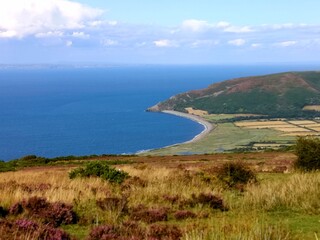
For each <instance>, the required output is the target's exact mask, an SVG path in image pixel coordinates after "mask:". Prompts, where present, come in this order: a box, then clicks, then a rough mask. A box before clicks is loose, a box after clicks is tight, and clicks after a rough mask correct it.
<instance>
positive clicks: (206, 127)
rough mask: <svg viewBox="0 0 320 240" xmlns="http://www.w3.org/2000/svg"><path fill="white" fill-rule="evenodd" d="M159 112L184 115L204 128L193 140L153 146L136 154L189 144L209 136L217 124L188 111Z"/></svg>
mask: <svg viewBox="0 0 320 240" xmlns="http://www.w3.org/2000/svg"><path fill="white" fill-rule="evenodd" d="M158 113H164V114H171V115H174V116H177V117H183V118H187V119H189V120H191V121H194V122H197V123H198V124H200V125H202V126H203V127H204V129H203V130H202V132H200V133H199V134H197V135H196V136H194V137H193V138H192V139H191V140H188V141H185V142H180V143H174V144H171V145H168V146H164V147H160V148H153V149H148V150H140V151H138V152H136V153H135V154H137V155H140V154H145V153H148V152H152V151H156V150H159V149H164V148H169V147H174V146H177V145H183V144H188V143H194V142H197V141H199V140H201V139H202V138H204V137H205V136H207V135H208V134H209V133H210V132H211V131H212V130H213V129H214V128H215V126H214V125H213V124H212V123H210V122H208V121H206V120H205V119H203V118H202V117H199V116H196V115H192V114H188V113H183V112H178V111H173V110H164V111H159V112H158Z"/></svg>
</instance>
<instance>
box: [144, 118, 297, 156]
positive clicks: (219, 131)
mask: <svg viewBox="0 0 320 240" xmlns="http://www.w3.org/2000/svg"><path fill="white" fill-rule="evenodd" d="M224 117H227V118H231V116H229V115H226V116H224ZM224 117H223V116H210V115H209V116H207V117H206V119H207V120H208V121H210V122H212V123H213V124H214V126H215V128H214V130H212V131H211V132H210V133H209V134H208V135H207V136H205V137H204V138H202V139H201V140H199V141H197V142H193V143H187V144H177V145H174V146H170V147H166V148H162V149H156V150H152V151H150V152H148V153H146V154H152V155H153V154H155V155H173V154H201V153H214V152H224V151H230V150H235V149H239V148H245V147H248V145H250V144H252V143H263V142H272V143H280V144H286V143H293V142H294V141H295V137H292V136H280V134H281V133H280V132H279V131H275V130H271V129H244V128H239V127H236V126H235V125H234V124H233V123H228V122H226V123H214V122H215V121H217V120H221V119H222V118H224Z"/></svg>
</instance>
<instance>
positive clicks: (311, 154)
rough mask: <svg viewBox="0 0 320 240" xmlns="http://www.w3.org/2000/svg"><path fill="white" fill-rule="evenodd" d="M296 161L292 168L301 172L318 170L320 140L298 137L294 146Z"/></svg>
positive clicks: (319, 165) (319, 166) (319, 163)
mask: <svg viewBox="0 0 320 240" xmlns="http://www.w3.org/2000/svg"><path fill="white" fill-rule="evenodd" d="M295 153H296V155H297V157H298V158H297V159H296V161H295V163H294V166H295V167H296V168H298V169H301V170H303V171H312V170H317V169H320V139H318V138H315V137H299V138H298V139H297V142H296V145H295Z"/></svg>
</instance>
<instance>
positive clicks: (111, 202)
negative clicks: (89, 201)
mask: <svg viewBox="0 0 320 240" xmlns="http://www.w3.org/2000/svg"><path fill="white" fill-rule="evenodd" d="M96 203H97V205H98V207H100V208H101V209H102V210H104V211H105V210H111V211H118V212H119V213H122V212H123V213H126V212H127V211H128V208H127V204H128V199H127V197H126V196H123V197H122V198H116V197H106V198H104V199H99V200H97V201H96Z"/></svg>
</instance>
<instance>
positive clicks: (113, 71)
mask: <svg viewBox="0 0 320 240" xmlns="http://www.w3.org/2000/svg"><path fill="white" fill-rule="evenodd" d="M319 69H320V67H319V66H289V65H287V66H276V67H275V66H174V67H173V66H170V67H169V66H135V67H124V66H123V67H105V68H71V67H70V68H68V67H60V68H42V69H16V68H11V69H0V159H2V160H9V159H15V158H19V157H21V156H25V155H28V154H36V155H38V156H45V157H56V156H65V155H89V154H121V153H135V152H137V151H141V150H146V149H153V148H159V147H163V146H167V145H171V144H174V143H179V142H184V141H187V140H190V139H192V138H193V137H194V136H195V135H197V134H198V133H200V132H201V131H202V130H203V127H202V126H201V125H199V124H197V123H195V122H192V121H190V120H187V119H183V118H179V117H176V116H171V115H167V114H161V113H148V112H145V109H147V108H148V107H150V106H152V105H154V104H156V103H157V102H159V101H162V100H165V99H167V98H168V97H170V96H172V95H175V94H177V93H180V92H184V91H187V90H191V89H198V88H204V87H206V86H207V85H209V84H211V83H213V82H217V81H222V80H226V79H230V78H234V77H241V76H249V75H257V74H267V73H274V72H281V71H289V70H319Z"/></svg>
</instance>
